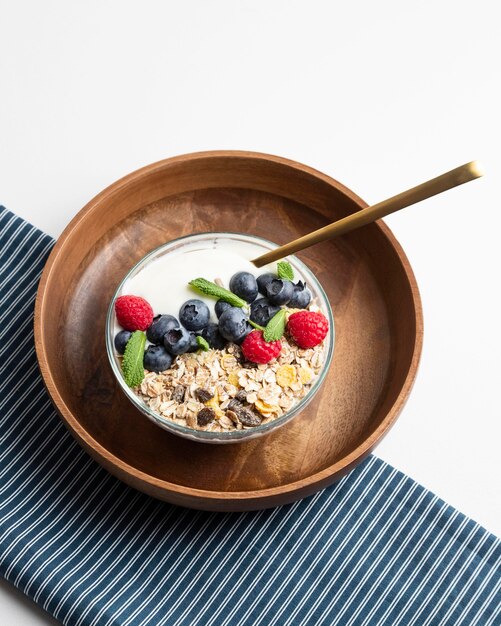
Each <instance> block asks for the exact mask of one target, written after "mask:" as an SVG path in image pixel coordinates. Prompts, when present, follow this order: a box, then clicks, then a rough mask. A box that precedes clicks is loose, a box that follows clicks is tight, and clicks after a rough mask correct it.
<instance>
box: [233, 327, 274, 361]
mask: <svg viewBox="0 0 501 626" xmlns="http://www.w3.org/2000/svg"><path fill="white" fill-rule="evenodd" d="M241 348H242V352H243V353H244V357H245V358H246V359H247V360H248V361H252V362H253V363H269V362H270V361H271V360H272V359H275V358H276V357H277V356H278V355H279V354H280V350H281V349H282V342H281V341H278V340H277V341H265V340H264V337H263V331H261V330H253V331H252V332H251V333H249V334H248V335H247V337H246V338H245V339H244V340H243V342H242V345H241Z"/></svg>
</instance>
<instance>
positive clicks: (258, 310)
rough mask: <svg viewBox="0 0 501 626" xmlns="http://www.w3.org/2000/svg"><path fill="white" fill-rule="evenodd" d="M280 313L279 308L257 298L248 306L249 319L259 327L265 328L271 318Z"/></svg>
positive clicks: (265, 299)
mask: <svg viewBox="0 0 501 626" xmlns="http://www.w3.org/2000/svg"><path fill="white" fill-rule="evenodd" d="M279 311H280V307H279V306H277V305H276V304H271V303H270V302H269V300H268V299H267V298H258V299H257V300H254V302H253V303H252V304H251V306H250V318H251V320H252V321H253V322H256V324H259V325H260V326H266V324H267V323H268V322H269V321H270V320H271V318H272V317H273V316H274V315H276V314H277V313H278V312H279Z"/></svg>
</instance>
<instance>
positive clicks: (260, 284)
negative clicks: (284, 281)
mask: <svg viewBox="0 0 501 626" xmlns="http://www.w3.org/2000/svg"><path fill="white" fill-rule="evenodd" d="M276 277H277V275H276V274H271V273H270V272H268V273H267V274H261V276H258V277H257V288H258V289H259V291H260V292H261V293H262V294H263V296H265V295H266V287H267V285H268V284H269V283H271V281H272V280H274V279H275V278H276Z"/></svg>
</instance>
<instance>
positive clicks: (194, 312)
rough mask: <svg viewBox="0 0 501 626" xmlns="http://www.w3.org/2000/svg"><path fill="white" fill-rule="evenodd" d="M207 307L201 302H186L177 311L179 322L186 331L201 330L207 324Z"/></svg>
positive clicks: (208, 313) (208, 314) (208, 315)
mask: <svg viewBox="0 0 501 626" xmlns="http://www.w3.org/2000/svg"><path fill="white" fill-rule="evenodd" d="M209 318H210V312H209V307H208V306H207V305H206V304H205V302H202V300H197V299H193V300H186V302H185V303H184V304H183V306H182V307H181V308H180V309H179V321H180V322H181V324H182V325H183V326H184V327H185V328H187V329H188V330H201V329H202V328H204V326H207V324H208V323H209Z"/></svg>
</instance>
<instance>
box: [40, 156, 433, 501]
mask: <svg viewBox="0 0 501 626" xmlns="http://www.w3.org/2000/svg"><path fill="white" fill-rule="evenodd" d="M365 206H366V205H365V203H364V202H363V201H362V200H360V198H358V197H357V196H356V195H355V194H353V193H352V192H351V191H350V190H348V189H347V188H346V187H344V186H343V185H341V184H340V183H338V182H336V181H335V180H333V179H332V178H329V177H328V176H325V175H324V174H321V173H320V172H317V171H315V170H313V169H311V168H309V167H306V166H304V165H301V164H299V163H295V162H293V161H289V160H286V159H282V158H279V157H275V156H269V155H265V154H258V153H252V152H233V151H217V152H205V153H196V154H189V155H184V156H180V157H175V158H172V159H167V160H165V161H160V162H159V163H154V164H152V165H149V166H147V167H144V168H142V169H140V170H138V171H136V172H134V173H132V174H130V175H128V176H126V177H125V178H123V179H121V180H119V181H118V182H116V183H114V184H113V185H111V186H110V187H108V188H107V189H105V190H104V191H103V192H101V193H100V194H99V195H98V196H96V197H95V198H94V199H93V200H92V201H91V202H90V203H89V204H88V205H87V206H86V207H84V208H83V209H82V210H81V211H80V213H78V214H77V215H76V217H75V218H74V219H73V220H72V221H71V222H70V224H69V225H68V227H67V228H66V230H65V231H64V233H63V234H62V235H61V237H60V239H59V241H58V242H57V244H56V245H55V247H54V249H53V251H52V253H51V255H50V257H49V260H48V261H47V265H46V267H45V269H44V272H43V275H42V279H41V281H40V286H39V290H38V294H37V301H36V308H35V342H36V350H37V355H38V359H39V362H40V368H41V371H42V375H43V378H44V380H45V384H46V386H47V389H48V391H49V394H50V395H51V397H52V400H53V402H54V404H55V405H56V407H57V409H58V411H59V413H60V414H61V417H62V419H63V420H64V422H65V423H66V425H67V427H68V428H69V429H70V431H71V432H72V433H73V435H74V436H75V437H76V439H77V440H78V441H79V442H80V443H81V445H82V446H83V447H84V448H85V449H86V450H87V451H88V452H89V453H90V454H91V455H92V456H93V457H94V458H95V459H96V460H97V461H98V462H99V463H101V464H102V465H103V466H104V467H106V468H107V469H108V470H109V471H110V472H112V473H113V474H115V475H116V476H118V477H119V478H121V479H122V480H124V481H125V482H127V483H128V484H130V485H132V486H133V487H136V488H137V489H140V490H142V491H145V492H146V493H149V494H151V495H153V496H155V497H157V498H161V499H163V500H167V501H169V502H173V503H175V504H180V505H183V506H188V507H193V508H199V509H209V510H219V511H242V510H249V509H259V508H265V507H271V506H276V505H279V504H284V503H287V502H292V501H294V500H297V499H299V498H302V497H304V496H307V495H310V494H312V493H314V492H316V491H318V490H319V489H321V488H323V487H325V486H327V485H329V484H330V483H332V482H334V481H335V480H337V479H339V478H340V477H341V476H343V475H344V474H345V473H346V472H348V471H349V470H350V469H351V468H353V467H354V466H355V465H356V464H357V463H359V462H360V461H361V460H362V459H363V458H364V457H365V456H367V455H368V454H369V452H370V451H371V450H372V448H374V446H375V445H376V444H377V442H378V441H379V440H380V439H381V438H382V437H383V435H384V434H385V433H386V432H387V431H388V429H389V428H390V426H391V425H392V424H393V423H394V421H395V420H396V418H397V416H398V414H399V413H400V411H401V409H402V407H403V405H404V403H405V400H406V399H407V396H408V394H409V392H410V390H411V387H412V384H413V381H414V378H415V375H416V371H417V367H418V361H419V357H420V353H421V345H422V313H421V305H420V299H419V293H418V289H417V286H416V282H415V279H414V276H413V273H412V270H411V268H410V266H409V263H408V261H407V259H406V257H405V255H404V253H403V251H402V249H401V247H400V246H399V244H398V243H397V241H396V240H395V238H394V237H393V235H392V234H391V232H390V230H389V229H388V227H387V226H385V225H384V224H383V223H382V222H379V223H376V224H371V225H369V226H365V227H364V228H362V229H359V230H357V231H354V232H352V233H349V234H348V235H345V236H343V237H342V238H339V239H335V240H333V241H328V242H325V243H322V244H319V245H316V246H314V247H312V248H310V249H308V250H306V251H304V252H303V253H300V254H298V257H299V258H301V259H302V260H303V261H304V262H305V263H306V264H307V265H308V266H309V267H310V269H311V270H312V271H313V272H314V273H315V274H316V276H317V278H318V279H319V281H320V283H321V284H322V285H323V287H324V289H325V290H326V292H327V295H328V296H329V299H330V302H331V305H332V309H333V312H334V317H335V322H336V349H335V354H334V358H333V362H332V366H331V369H330V371H329V373H328V375H327V377H326V380H325V383H324V385H323V387H322V389H321V390H320V391H319V392H318V394H317V395H316V396H315V398H314V399H313V401H312V402H311V403H310V404H309V405H308V407H307V408H306V409H305V410H304V411H303V412H302V413H301V415H299V416H297V417H296V418H295V419H294V420H293V421H292V422H291V423H290V424H287V425H286V426H284V427H283V428H281V429H279V430H277V431H275V432H273V433H270V434H268V435H266V436H264V437H262V438H260V439H255V440H251V441H248V442H245V443H239V444H232V445H227V446H213V445H207V444H202V443H197V442H193V441H190V440H184V439H180V438H179V437H176V436H175V435H172V434H171V433H168V432H166V431H163V430H161V429H160V428H158V426H156V425H155V424H153V423H152V422H151V421H149V420H147V419H146V418H144V417H143V416H142V415H141V414H140V413H139V412H138V411H137V409H136V408H135V407H134V406H133V405H132V404H131V403H130V402H129V401H128V399H127V398H126V397H125V396H124V394H123V393H122V392H121V390H119V389H118V384H117V382H116V380H115V378H114V376H113V374H112V371H111V367H110V365H109V362H108V358H107V354H106V349H105V343H104V332H103V328H104V324H105V317H106V311H107V308H108V305H109V301H110V298H111V297H112V295H113V293H114V291H115V289H116V287H117V285H118V283H119V282H120V280H121V279H122V278H123V276H124V275H125V274H126V272H127V271H128V270H129V269H130V267H131V266H132V265H133V264H135V263H136V262H137V261H138V260H139V259H140V258H142V257H143V256H144V255H145V253H146V252H148V251H149V250H151V249H153V248H155V247H157V246H159V245H160V244H162V243H164V242H166V241H168V240H170V239H173V238H175V237H180V236H181V235H185V234H189V233H193V232H204V231H208V230H214V231H235V230H238V231H241V232H246V233H251V234H255V235H259V236H262V237H264V238H268V239H273V240H274V241H276V242H277V243H279V244H282V243H285V242H287V241H289V240H291V239H294V238H296V237H298V236H300V235H302V234H304V233H306V232H308V231H311V230H313V229H316V228H320V227H321V226H324V225H325V224H327V223H329V222H331V221H333V220H335V219H339V218H340V217H343V216H345V215H347V214H349V213H352V212H354V211H357V210H359V209H360V208H362V207H365Z"/></svg>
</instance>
